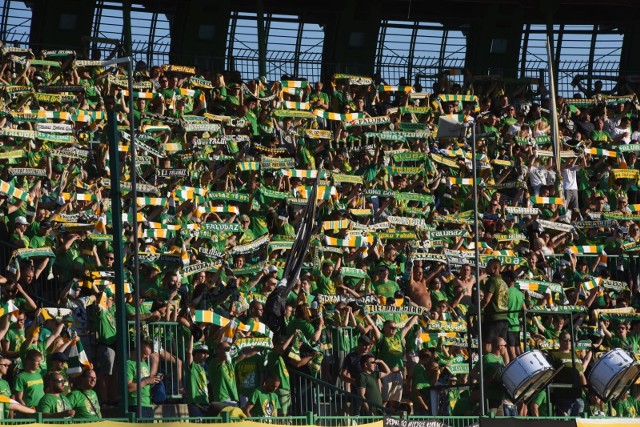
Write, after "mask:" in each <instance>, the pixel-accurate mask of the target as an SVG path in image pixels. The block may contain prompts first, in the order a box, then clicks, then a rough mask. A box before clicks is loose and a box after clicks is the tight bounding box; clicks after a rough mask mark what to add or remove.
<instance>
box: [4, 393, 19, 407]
mask: <svg viewBox="0 0 640 427" xmlns="http://www.w3.org/2000/svg"><path fill="white" fill-rule="evenodd" d="M0 403H6V404H9V405H10V404H12V403H19V402H18V401H17V400H13V399H12V398H10V397H9V396H5V395H3V394H0Z"/></svg>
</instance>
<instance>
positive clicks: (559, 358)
mask: <svg viewBox="0 0 640 427" xmlns="http://www.w3.org/2000/svg"><path fill="white" fill-rule="evenodd" d="M559 339H560V348H559V349H558V350H557V351H554V352H552V353H551V354H549V362H550V363H551V365H553V367H554V368H556V369H558V368H560V367H563V369H562V370H561V371H560V372H558V374H557V375H556V376H555V377H554V379H553V383H554V384H569V385H572V387H570V388H556V389H554V390H553V391H552V394H551V401H552V402H553V405H554V407H555V414H556V415H557V416H567V415H568V416H571V417H577V416H579V415H581V414H582V412H583V411H584V400H582V387H583V386H585V385H587V379H586V377H585V376H584V370H585V368H584V366H585V365H587V364H588V363H589V360H590V357H591V354H592V353H591V352H588V353H587V358H585V360H581V359H580V357H579V356H578V354H577V353H575V350H572V347H573V346H572V345H571V334H570V333H569V332H562V333H561V334H560V337H559ZM572 353H573V354H572ZM574 362H575V364H574Z"/></svg>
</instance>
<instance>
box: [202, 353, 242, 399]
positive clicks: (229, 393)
mask: <svg viewBox="0 0 640 427" xmlns="http://www.w3.org/2000/svg"><path fill="white" fill-rule="evenodd" d="M230 349H231V344H230V343H228V342H220V343H218V348H217V349H216V350H217V351H216V359H215V360H213V361H211V362H210V363H209V380H210V381H211V402H224V403H228V404H229V405H232V406H238V400H239V396H238V387H237V385H236V372H235V366H234V363H233V362H232V361H231V356H230V354H229V350H230Z"/></svg>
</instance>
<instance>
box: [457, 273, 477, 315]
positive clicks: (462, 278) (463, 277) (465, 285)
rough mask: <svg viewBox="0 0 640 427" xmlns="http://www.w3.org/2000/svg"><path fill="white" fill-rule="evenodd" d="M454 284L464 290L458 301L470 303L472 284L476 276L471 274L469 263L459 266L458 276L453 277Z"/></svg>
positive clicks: (474, 282)
mask: <svg viewBox="0 0 640 427" xmlns="http://www.w3.org/2000/svg"><path fill="white" fill-rule="evenodd" d="M453 280H454V285H460V286H462V289H463V290H464V296H463V297H462V300H461V301H460V302H461V303H462V304H466V305H470V304H471V297H472V293H473V286H474V285H475V284H476V278H475V277H474V276H472V275H471V266H470V265H469V264H465V265H463V266H462V267H460V273H459V274H458V277H456V278H454V279H453Z"/></svg>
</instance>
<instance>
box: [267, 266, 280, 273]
mask: <svg viewBox="0 0 640 427" xmlns="http://www.w3.org/2000/svg"><path fill="white" fill-rule="evenodd" d="M267 271H268V272H269V273H277V272H278V267H276V266H275V265H270V266H269V268H268V269H267Z"/></svg>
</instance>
